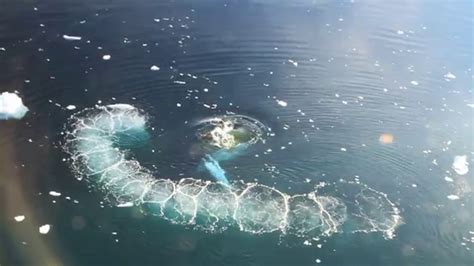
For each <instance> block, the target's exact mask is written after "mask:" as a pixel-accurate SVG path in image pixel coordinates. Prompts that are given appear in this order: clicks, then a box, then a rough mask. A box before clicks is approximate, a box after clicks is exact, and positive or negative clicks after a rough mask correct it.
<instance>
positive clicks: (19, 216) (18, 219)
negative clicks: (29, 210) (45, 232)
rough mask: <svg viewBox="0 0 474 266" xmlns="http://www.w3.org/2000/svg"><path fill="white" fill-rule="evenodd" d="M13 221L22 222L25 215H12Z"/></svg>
mask: <svg viewBox="0 0 474 266" xmlns="http://www.w3.org/2000/svg"><path fill="white" fill-rule="evenodd" d="M14 219H15V221H17V222H23V221H24V220H25V215H18V216H15V217H14Z"/></svg>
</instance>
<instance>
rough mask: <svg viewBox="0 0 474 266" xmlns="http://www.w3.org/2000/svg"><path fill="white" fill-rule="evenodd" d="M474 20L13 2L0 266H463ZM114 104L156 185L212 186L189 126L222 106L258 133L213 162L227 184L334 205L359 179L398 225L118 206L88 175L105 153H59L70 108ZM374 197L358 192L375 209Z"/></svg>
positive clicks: (369, 4) (304, 5)
mask: <svg viewBox="0 0 474 266" xmlns="http://www.w3.org/2000/svg"><path fill="white" fill-rule="evenodd" d="M472 13H473V6H472V2H471V1H383V2H382V1H357V0H355V1H306V0H298V1H278V0H273V1H272V0H253V1H252V0H247V1H227V2H226V1H217V0H215V1H212V0H201V1H197V0H187V1H158V0H155V1H151V0H139V1H125V0H118V1H91V0H86V1H73V0H70V1H53V0H46V1H13V0H10V1H6V2H4V4H3V5H2V6H1V8H0V62H1V63H0V93H1V92H4V91H9V92H15V91H16V92H17V94H18V95H19V96H21V98H22V99H23V102H24V104H25V105H26V106H27V107H28V109H29V112H28V113H27V114H26V116H25V117H24V118H23V119H21V120H6V121H3V120H0V147H1V148H0V202H1V205H0V265H173V266H174V265H205V266H210V265H239V266H240V265H242V266H244V265H472V264H473V263H474V218H473V217H474V199H473V189H474V180H473V175H472V167H473V163H474V162H473V159H472V158H473V155H474V140H473V128H472V127H473V107H474V98H473V91H472V90H473V74H472V65H473V58H472V54H473V52H472V49H473V38H472V32H473V14H472ZM79 37H80V38H79ZM118 103H121V104H128V105H132V106H134V107H135V108H137V110H140V114H141V115H143V116H144V117H146V126H145V130H146V132H147V136H146V138H145V141H144V142H141V143H139V144H137V143H135V142H134V140H135V139H134V138H132V139H129V140H130V143H125V144H126V145H124V146H122V147H120V148H121V150H122V151H123V152H124V154H126V155H127V156H128V158H133V159H134V160H136V161H137V162H139V163H140V165H141V167H142V168H141V169H147V171H149V172H150V173H151V176H152V177H151V178H156V179H157V180H158V179H165V178H169V179H170V180H171V181H173V182H179V180H182V179H183V178H186V177H192V178H194V179H203V180H209V181H212V180H213V177H212V175H211V174H210V173H209V172H208V171H206V169H203V168H202V163H201V160H202V158H203V156H204V154H205V153H206V152H207V150H205V149H203V147H202V146H201V145H199V143H198V141H197V140H196V132H197V128H196V127H197V126H196V125H199V124H200V123H201V122H202V121H205V120H206V119H209V118H212V117H216V116H222V115H226V114H229V112H232V113H235V114H238V115H245V116H248V117H251V118H252V119H256V120H257V121H259V122H261V123H262V124H263V125H265V130H266V134H265V141H264V142H258V143H255V144H252V145H251V146H249V147H248V148H246V150H245V151H244V152H239V153H238V154H237V153H236V155H235V156H229V158H225V156H223V157H219V158H225V159H222V161H221V162H220V167H222V169H224V170H225V172H226V175H227V177H228V178H229V179H230V180H231V181H232V182H238V181H242V182H245V183H258V184H262V185H265V186H268V187H272V188H275V189H276V190H278V191H280V192H282V193H284V194H285V195H290V196H291V195H296V194H303V193H309V192H313V191H317V192H318V191H319V190H318V187H319V186H321V184H336V185H335V186H336V189H334V190H330V191H329V192H325V191H321V193H329V194H325V195H329V196H332V197H335V198H345V197H346V196H347V195H346V193H345V192H344V191H343V189H342V187H339V186H340V185H337V184H340V182H341V181H342V182H346V181H350V180H351V181H354V180H357V182H360V183H363V184H365V185H367V186H368V187H370V188H371V189H373V190H374V191H377V192H379V193H383V195H386V197H387V199H389V200H390V202H391V203H393V204H394V206H395V207H396V208H397V209H398V210H399V215H400V216H401V219H402V220H403V223H401V224H400V225H398V226H397V227H396V229H395V230H394V235H393V237H387V235H384V234H383V232H381V231H380V230H379V231H378V232H353V231H351V230H350V228H351V226H354V220H351V219H350V218H348V219H347V221H346V222H345V223H344V228H342V229H344V230H342V231H343V232H337V233H334V234H331V235H319V236H318V235H317V236H315V235H309V234H308V235H304V236H295V235H291V234H285V233H284V232H282V231H280V230H276V231H274V232H268V233H261V234H259V233H252V232H248V230H247V231H246V230H239V226H234V227H232V226H230V227H229V228H228V229H227V230H214V231H212V230H211V231H209V230H201V229H200V228H198V227H197V226H196V225H195V224H186V225H183V224H174V223H172V222H170V221H169V220H168V219H163V217H159V216H156V215H149V213H147V212H145V211H143V208H142V206H141V204H135V203H136V202H134V204H135V205H137V206H130V207H117V205H118V204H117V199H116V194H114V193H110V191H109V190H107V189H106V187H104V186H102V185H101V184H100V183H98V182H95V181H93V180H92V181H88V178H81V172H87V166H91V165H92V166H96V164H87V163H86V164H84V165H85V166H86V167H85V168H84V167H83V166H84V165H81V167H82V168H79V170H78V168H74V167H73V166H74V165H73V164H74V163H75V162H76V161H75V160H74V158H73V157H71V155H70V154H69V153H67V152H66V151H65V147H66V146H67V139H68V137H71V135H70V134H69V133H70V132H71V130H73V129H74V126H73V124H72V122H73V120H74V117H76V118H77V117H87V116H88V115H89V114H88V113H87V111H86V112H84V111H83V110H86V109H88V108H89V109H88V110H96V109H97V107H95V106H96V105H97V106H103V105H110V104H118ZM91 108H92V109H91ZM99 109H100V108H99ZM71 117H73V118H72V119H71ZM100 140H101V142H106V141H107V140H108V139H107V138H104V139H100ZM99 144H101V143H98V145H99ZM66 150H67V147H66ZM100 155H101V156H99V157H100V158H98V159H97V160H96V161H95V162H97V163H100V162H102V161H107V158H106V156H105V155H106V154H100ZM89 170H90V169H89ZM111 195H112V196H111ZM262 195H263V194H262ZM377 195H382V194H377ZM111 198H113V199H111ZM266 199H268V198H265V197H262V198H259V197H255V199H254V198H251V199H248V200H247V202H248V203H249V204H250V203H251V204H254V203H255V202H261V203H262V204H260V205H259V204H256V205H255V206H257V207H256V208H257V209H259V208H263V207H266V206H269V204H267V203H268V202H267V201H266ZM377 199H380V198H377V197H374V198H370V200H368V201H367V202H358V203H360V204H365V205H363V206H366V207H367V208H368V209H369V210H370V213H369V215H375V217H379V216H378V215H379V214H380V213H385V209H383V208H381V207H380V205H377V204H375V203H374V202H378V201H377ZM370 203H374V204H373V206H372V207H371V205H370ZM252 206H253V205H252ZM369 207H370V208H369ZM277 215H280V214H279V213H275V216H272V215H270V216H269V217H266V218H267V219H269V220H272V219H277V218H278V217H277ZM348 215H349V216H351V215H352V216H354V213H353V210H351V209H349V211H348ZM387 215H388V214H387ZM23 216H24V217H23ZM387 217H390V215H388V216H387ZM45 225H46V226H45ZM47 229H49V230H47ZM240 229H242V228H240Z"/></svg>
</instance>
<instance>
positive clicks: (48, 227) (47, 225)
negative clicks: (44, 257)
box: [39, 224, 51, 235]
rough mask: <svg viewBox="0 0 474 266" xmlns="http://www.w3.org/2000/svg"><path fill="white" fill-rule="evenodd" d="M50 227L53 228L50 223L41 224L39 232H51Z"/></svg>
mask: <svg viewBox="0 0 474 266" xmlns="http://www.w3.org/2000/svg"><path fill="white" fill-rule="evenodd" d="M50 229H51V226H50V225H49V224H45V225H42V226H40V228H39V232H40V234H43V235H45V234H47V233H48V232H49V230H50Z"/></svg>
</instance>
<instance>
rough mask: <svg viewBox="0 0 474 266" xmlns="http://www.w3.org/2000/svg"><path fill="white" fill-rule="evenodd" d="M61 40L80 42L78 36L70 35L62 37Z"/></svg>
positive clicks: (80, 38)
mask: <svg viewBox="0 0 474 266" xmlns="http://www.w3.org/2000/svg"><path fill="white" fill-rule="evenodd" d="M63 39H64V40H66V41H80V40H82V37H80V36H71V35H66V34H65V35H63Z"/></svg>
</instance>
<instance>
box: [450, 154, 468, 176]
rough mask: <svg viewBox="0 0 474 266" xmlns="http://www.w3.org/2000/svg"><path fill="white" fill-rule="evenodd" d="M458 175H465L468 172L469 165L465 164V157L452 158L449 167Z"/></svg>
mask: <svg viewBox="0 0 474 266" xmlns="http://www.w3.org/2000/svg"><path fill="white" fill-rule="evenodd" d="M451 167H452V168H453V170H454V171H456V173H457V174H458V175H465V174H467V172H469V163H468V162H467V155H458V156H455V157H454V161H453V165H452V166H451Z"/></svg>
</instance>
